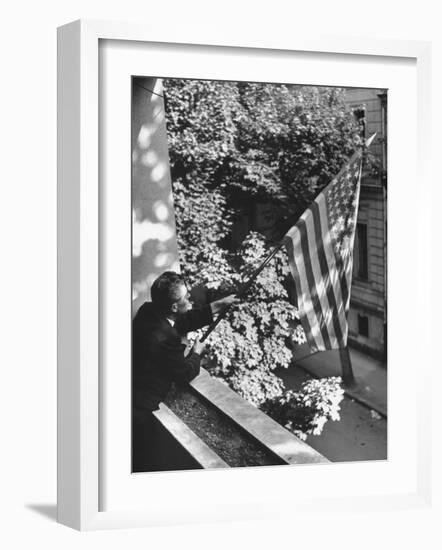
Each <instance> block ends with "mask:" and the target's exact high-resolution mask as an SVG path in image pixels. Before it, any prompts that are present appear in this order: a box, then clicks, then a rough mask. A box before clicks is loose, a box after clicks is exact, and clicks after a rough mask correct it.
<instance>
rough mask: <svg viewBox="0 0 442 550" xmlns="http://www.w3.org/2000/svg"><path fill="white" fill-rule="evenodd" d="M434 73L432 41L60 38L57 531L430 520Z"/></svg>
mask: <svg viewBox="0 0 442 550" xmlns="http://www.w3.org/2000/svg"><path fill="white" fill-rule="evenodd" d="M264 46H265V47H264ZM428 78H429V45H428V44H425V43H411V42H391V41H364V40H358V39H354V38H352V39H350V38H343V37H337V38H335V39H332V38H330V39H317V40H316V39H315V40H313V39H311V38H310V39H308V40H306V39H303V38H302V37H297V38H296V39H291V38H290V39H289V38H285V37H281V41H280V43H278V44H276V43H275V44H272V45H271V46H269V45H268V44H264V43H263V42H261V41H260V40H259V39H257V40H256V41H247V42H243V41H242V40H241V39H238V40H237V41H234V42H228V43H227V42H224V41H223V40H222V38H220V37H217V38H216V40H215V39H214V40H213V41H211V43H206V42H205V41H204V40H203V41H201V38H198V37H192V38H191V37H188V36H185V33H184V32H183V35H182V36H178V35H175V34H174V36H170V37H169V36H166V35H164V36H159V35H158V36H157V34H156V33H152V31H151V30H147V29H145V28H143V27H142V26H137V25H126V24H122V23H121V24H120V23H115V22H114V23H105V22H95V21H78V22H74V23H72V24H69V25H67V26H65V27H62V28H60V29H59V84H58V102H59V103H58V105H59V171H58V180H59V203H58V204H59V225H58V231H59V264H58V265H59V357H58V364H59V367H58V373H59V378H58V379H59V383H58V395H59V408H58V418H59V422H58V442H59V443H58V464H59V471H58V510H59V521H60V522H61V523H65V524H67V525H70V526H72V527H75V528H78V529H100V528H110V527H130V526H144V525H145V526H149V525H158V524H169V523H183V522H195V521H199V522H201V521H214V520H217V521H226V520H232V519H241V518H252V517H253V518H255V517H260V515H262V514H264V511H265V514H266V516H267V517H269V516H270V517H271V516H272V515H273V516H274V517H280V516H282V515H284V514H288V513H289V511H290V513H293V511H294V510H296V511H301V510H302V512H303V513H309V510H310V511H312V510H315V509H316V510H317V509H319V508H323V509H327V508H329V507H330V506H331V505H332V503H333V502H335V503H336V502H338V501H339V502H340V506H342V507H346V506H347V507H348V508H349V509H350V508H352V507H355V506H357V507H359V508H360V509H364V507H368V506H373V503H374V502H375V503H376V506H377V507H380V506H381V507H382V506H385V507H387V508H388V507H393V506H417V505H423V504H424V503H425V501H426V499H427V498H428V491H429V480H430V478H429V476H430V472H429V469H428V467H427V466H428V465H427V463H426V460H427V459H426V458H425V457H426V456H427V455H426V452H427V449H428V445H429V435H428V433H427V432H426V430H425V427H424V425H423V422H422V419H423V418H424V417H425V415H426V414H427V407H428V406H429V405H428V403H427V402H426V400H424V399H423V396H422V393H421V389H422V388H421V387H420V386H419V385H418V384H416V381H415V379H414V377H412V376H411V373H412V369H413V365H414V364H416V363H417V362H418V358H419V355H420V354H421V352H422V349H425V346H426V342H425V338H423V339H421V340H420V341H419V342H416V343H415V344H413V346H410V347H407V349H404V346H403V335H404V334H405V333H406V332H407V331H408V330H409V327H408V321H407V319H408V317H409V316H412V315H413V314H414V313H415V314H417V312H419V317H420V318H421V319H424V321H423V322H425V319H426V318H427V319H429V317H426V316H425V315H424V314H423V312H425V310H426V308H429V299H428V295H427V293H426V290H425V289H426V285H425V281H426V277H427V275H426V273H425V266H426V268H427V272H428V271H429V256H428V253H427V249H426V248H425V247H422V246H421V247H420V246H419V243H420V242H425V241H427V242H430V241H429V239H430V236H429V230H428V226H427V224H426V222H425V220H426V214H425V205H426V204H427V201H426V200H425V197H427V196H428V195H429V193H430V189H431V188H430V182H429V181H428V177H427V175H426V171H425V166H426V161H425V155H426V147H425V144H426V143H427V141H428V127H427V121H428V117H429V109H430V107H429V103H428V101H427V99H426V93H427V92H426V81H427V79H428ZM405 113H406V115H405ZM404 158H407V163H406V164H405V163H404V162H403V159H404ZM416 174H418V175H419V185H416ZM387 183H388V186H387ZM387 189H388V200H387ZM416 197H418V200H416ZM410 210H413V212H414V215H415V216H416V220H417V222H418V223H417V226H418V230H417V231H414V232H412V231H408V230H406V228H407V223H408V222H407V218H406V216H405V212H406V211H410ZM387 224H388V231H387ZM387 233H388V239H387ZM405 234H406V238H405V237H404V235H405ZM410 249H412V250H415V252H416V254H417V255H418V257H419V261H418V262H417V263H416V264H417V265H418V266H420V267H419V268H418V267H412V268H410V269H409V270H407V278H406V280H405V278H404V277H403V269H404V262H405V261H406V260H405V258H406V252H407V251H408V250H410ZM330 251H332V252H330ZM387 267H388V269H387ZM387 274H388V279H387ZM410 288H412V289H414V290H413V292H414V293H415V294H416V295H417V299H415V300H413V301H412V302H410V303H407V305H406V307H405V306H404V300H403V296H404V295H405V294H406V293H410ZM387 289H388V291H387ZM387 296H388V301H387ZM191 302H192V303H193V308H191ZM387 304H388V312H387ZM387 318H388V323H387ZM387 326H388V355H387V330H386V327H387ZM387 358H388V368H387ZM146 365H148V367H146ZM422 368H426V367H425V366H423V367H422ZM387 378H388V383H387ZM421 383H423V382H421ZM387 389H388V392H387ZM387 397H388V400H387ZM387 419H388V421H387ZM404 423H405V424H406V426H407V430H406V432H404V430H403V429H401V425H403V424H404ZM387 424H388V430H387ZM172 494H173V498H172V497H171V495H172Z"/></svg>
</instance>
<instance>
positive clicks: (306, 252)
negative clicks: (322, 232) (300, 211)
mask: <svg viewBox="0 0 442 550" xmlns="http://www.w3.org/2000/svg"><path fill="white" fill-rule="evenodd" d="M308 210H310V209H308ZM297 226H298V228H299V231H300V234H301V250H302V256H303V258H304V266H305V272H306V275H307V283H308V289H309V294H310V300H311V302H312V304H313V309H314V311H315V313H316V318H317V323H318V325H319V330H320V331H321V335H322V339H323V340H324V345H325V347H326V349H329V348H330V337H329V334H328V331H327V327H326V325H325V318H324V313H323V311H322V305H321V302H320V300H319V296H318V291H317V288H316V282H315V277H314V274H313V268H312V259H311V256H310V248H309V243H308V237H307V227H306V221H305V219H302V218H301V219H300V220H299V222H298V223H297Z"/></svg>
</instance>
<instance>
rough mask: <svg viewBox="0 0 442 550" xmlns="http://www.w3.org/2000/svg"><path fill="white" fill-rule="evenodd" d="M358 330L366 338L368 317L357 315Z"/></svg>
mask: <svg viewBox="0 0 442 550" xmlns="http://www.w3.org/2000/svg"><path fill="white" fill-rule="evenodd" d="M358 332H359V334H360V335H361V336H365V337H366V338H368V317H366V316H365V315H358Z"/></svg>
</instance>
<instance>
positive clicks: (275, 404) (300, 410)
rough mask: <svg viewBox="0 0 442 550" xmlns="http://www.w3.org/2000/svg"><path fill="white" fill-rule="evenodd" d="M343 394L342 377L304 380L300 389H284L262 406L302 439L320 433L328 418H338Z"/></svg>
mask: <svg viewBox="0 0 442 550" xmlns="http://www.w3.org/2000/svg"><path fill="white" fill-rule="evenodd" d="M343 397H344V390H343V389H342V387H341V378H339V377H330V378H322V379H320V380H309V381H307V382H304V383H303V384H302V386H301V388H300V390H299V391H293V390H289V391H285V392H284V393H282V395H280V396H277V397H274V398H272V399H270V400H268V401H267V402H266V403H264V405H263V407H262V409H263V410H264V412H265V413H267V414H268V415H269V416H271V417H272V418H273V419H274V420H276V421H277V422H279V423H280V424H282V425H283V426H285V427H286V428H287V429H289V430H290V431H292V432H293V433H294V434H295V435H296V436H298V437H299V438H300V439H306V438H307V436H308V435H310V434H312V435H319V434H320V433H321V432H322V429H323V427H324V424H325V423H326V422H327V421H328V420H339V419H340V415H339V410H340V402H341V401H342V399H343Z"/></svg>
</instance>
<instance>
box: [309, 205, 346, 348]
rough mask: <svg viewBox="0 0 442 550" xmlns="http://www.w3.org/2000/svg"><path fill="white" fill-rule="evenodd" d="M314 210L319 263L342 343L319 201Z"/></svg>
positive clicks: (338, 343)
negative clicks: (325, 248)
mask: <svg viewBox="0 0 442 550" xmlns="http://www.w3.org/2000/svg"><path fill="white" fill-rule="evenodd" d="M312 212H313V221H314V224H315V235H316V244H317V251H318V258H319V264H320V268H321V274H322V278H323V280H324V284H325V286H326V289H327V298H328V303H329V304H330V308H331V316H332V322H333V329H334V333H335V338H336V344H337V345H340V344H341V343H342V327H341V323H340V319H339V312H338V305H337V304H338V303H339V302H338V301H337V300H336V297H335V291H336V289H335V288H334V285H333V282H332V276H333V268H331V269H330V266H329V265H328V262H327V257H326V254H325V250H324V237H323V233H322V228H321V219H320V210H319V205H318V203H317V202H314V203H313V205H312Z"/></svg>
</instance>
